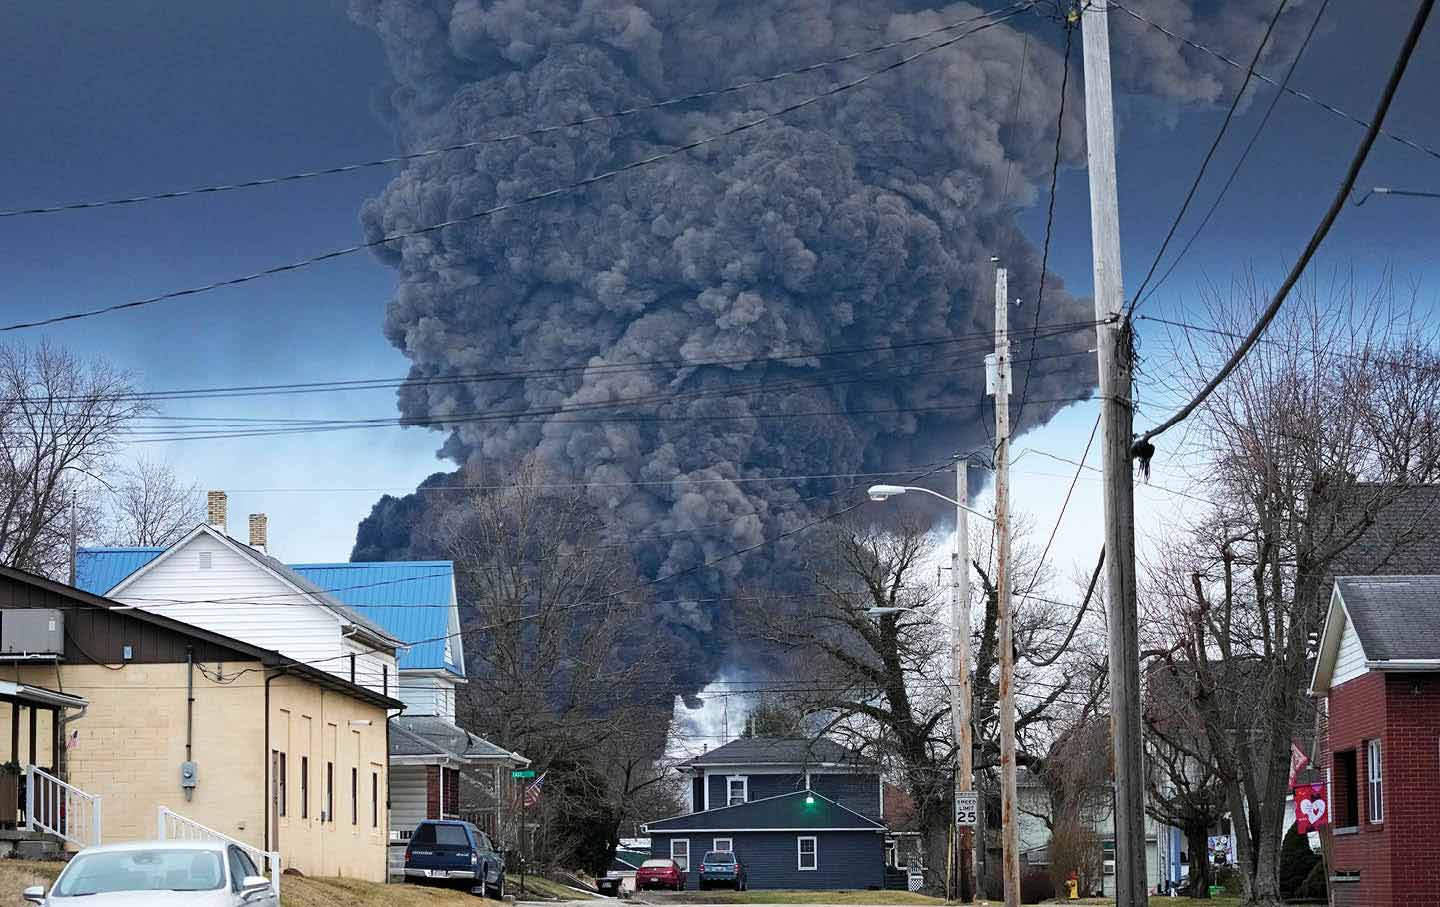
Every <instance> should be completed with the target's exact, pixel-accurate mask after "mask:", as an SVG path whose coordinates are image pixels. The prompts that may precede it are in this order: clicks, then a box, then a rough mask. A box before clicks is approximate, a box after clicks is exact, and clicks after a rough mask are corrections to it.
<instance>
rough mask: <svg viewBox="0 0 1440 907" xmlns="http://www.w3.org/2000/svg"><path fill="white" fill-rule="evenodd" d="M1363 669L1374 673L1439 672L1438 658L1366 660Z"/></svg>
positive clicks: (1439, 660)
mask: <svg viewBox="0 0 1440 907" xmlns="http://www.w3.org/2000/svg"><path fill="white" fill-rule="evenodd" d="M1365 667H1367V668H1370V669H1372V670H1375V671H1440V658H1390V659H1383V660H1379V661H1371V660H1367V661H1366V662H1365Z"/></svg>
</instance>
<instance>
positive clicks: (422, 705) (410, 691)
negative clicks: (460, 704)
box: [399, 671, 455, 722]
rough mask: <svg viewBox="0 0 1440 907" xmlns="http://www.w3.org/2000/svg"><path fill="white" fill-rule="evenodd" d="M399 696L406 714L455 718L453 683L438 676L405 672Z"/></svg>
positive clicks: (452, 719)
mask: <svg viewBox="0 0 1440 907" xmlns="http://www.w3.org/2000/svg"><path fill="white" fill-rule="evenodd" d="M399 698H400V700H401V701H402V702H404V703H405V714H406V715H412V716H413V715H424V716H427V717H436V718H444V719H446V720H447V721H451V722H453V721H454V720H455V684H454V683H452V682H451V681H449V680H445V679H443V678H440V677H433V676H430V675H427V674H419V675H416V674H412V673H410V672H408V671H407V672H406V674H405V677H404V678H403V679H402V680H401V682H400V692H399Z"/></svg>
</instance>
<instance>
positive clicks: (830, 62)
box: [0, 0, 1034, 219]
mask: <svg viewBox="0 0 1440 907" xmlns="http://www.w3.org/2000/svg"><path fill="white" fill-rule="evenodd" d="M1033 5H1034V4H1033V3H1031V2H1028V0H1027V2H1017V3H1012V4H1010V5H1009V6H1005V7H1001V8H999V9H996V10H992V11H989V12H984V13H980V14H979V15H976V16H971V17H969V18H967V19H961V20H959V21H957V22H951V23H949V24H946V25H941V26H937V27H936V28H932V29H929V30H927V31H924V32H920V33H919V34H914V35H910V36H908V37H905V38H897V39H896V40H894V41H887V42H885V43H884V44H877V45H875V46H873V47H868V48H865V49H863V50H856V51H851V52H850V53H846V54H842V55H840V56H838V57H831V58H830V59H827V60H821V61H820V62H818V63H810V64H808V65H806V66H800V67H796V68H794V69H788V70H784V71H782V72H777V73H774V74H772V75H768V76H762V77H760V78H755V79H746V80H744V81H742V82H737V83H734V84H732V85H726V86H724V87H721V88H708V89H705V90H703V91H696V92H692V93H690V94H686V95H679V96H677V97H670V98H665V99H663V100H659V101H649V102H646V103H644V104H635V105H632V106H630V107H623V108H620V109H619V110H613V111H609V112H605V113H595V114H590V115H589V116H584V117H580V118H578V119H574V120H570V121H568V122H564V123H555V124H551V125H547V126H536V127H533V128H531V129H525V130H520V131H518V132H510V133H504V134H501V135H494V136H488V137H486V138H481V139H474V140H472V141H468V142H457V143H455V144H452V145H445V146H443V147H440V148H429V149H426V150H424V151H412V152H408V153H406V154H397V155H393V156H391V157H385V158H378V159H376V160H369V161H360V162H357V163H349V164H339V165H336V166H332V167H323V168H319V169H315V170H302V171H300V172H297V173H290V174H286V175H284V176H270V177H259V178H256V179H249V180H244V181H242V182H236V183H219V184H215V185H208V186H199V187H196V188H192V189H177V190H172V191H168V192H156V193H151V194H148V195H131V196H126V197H120V198H107V199H93V200H90V201H83V202H66V203H60V204H52V205H43V206H37V207H30V208H13V209H9V210H0V219H3V218H11V217H24V216H27V215H35V214H55V213H58V212H62V211H81V210H86V209H90V208H111V207H117V206H122V205H136V204H141V203H144V202H154V201H168V200H173V199H180V198H188V197H190V196H195V195H216V194H220V193H225V192H235V191H238V190H241V189H255V188H259V187H262V186H275V185H280V184H283V183H292V182H297V181H300V180H309V179H314V178H316V177H322V176H334V175H338V174H342V173H352V172H354V171H357V170H367V169H372V168H375V167H388V166H392V165H394V164H403V163H406V162H408V161H418V160H424V159H426V158H431V157H436V156H439V155H445V154H450V153H452V152H456V151H468V150H471V149H475V148H481V147H484V146H486V145H496V144H501V143H504V142H513V141H517V140H519V139H524V138H533V137H535V136H541V135H548V134H550V133H552V132H561V131H563V130H566V129H576V128H579V127H583V126H590V125H593V124H595V123H603V122H607V121H610V120H618V119H623V118H625V117H630V116H634V115H636V114H639V113H646V112H648V111H652V110H660V109H663V108H666V107H674V106H676V105H680V104H687V103H691V102H694V101H704V100H710V99H713V98H718V97H723V96H724V95H728V94H734V93H736V92H741V91H746V90H749V89H751V88H757V87H760V86H762V85H768V84H771V83H773V82H779V81H782V80H784V79H789V78H792V77H794V76H800V75H805V74H808V73H812V72H816V71H819V70H822V69H829V68H830V67H832V66H839V65H842V64H844V63H850V62H852V61H854V60H858V59H860V58H862V57H868V56H873V55H874V54H877V53H883V52H885V51H887V50H894V49H896V48H899V47H903V46H905V45H907V44H914V43H915V42H917V41H923V40H925V39H927V38H933V37H935V36H937V35H941V34H944V33H945V32H948V31H954V30H955V29H957V28H963V27H964V26H966V25H969V24H971V23H973V22H977V21H979V20H981V19H986V18H989V17H991V16H995V15H999V14H1001V13H1004V12H1007V11H1010V10H1014V11H1016V12H1020V11H1023V10H1025V9H1028V8H1029V7H1030V6H1033Z"/></svg>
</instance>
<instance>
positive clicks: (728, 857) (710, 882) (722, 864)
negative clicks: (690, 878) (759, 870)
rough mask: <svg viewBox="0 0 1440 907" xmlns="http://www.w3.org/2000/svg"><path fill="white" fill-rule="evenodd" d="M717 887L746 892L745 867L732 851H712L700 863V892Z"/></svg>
mask: <svg viewBox="0 0 1440 907" xmlns="http://www.w3.org/2000/svg"><path fill="white" fill-rule="evenodd" d="M716 885H723V886H725V887H726V888H734V889H735V890H736V891H744V890H745V866H744V864H742V863H741V862H740V860H739V859H738V858H737V857H736V856H735V854H734V853H733V852H732V851H728V850H712V851H710V852H709V853H707V854H705V858H704V859H703V860H701V861H700V890H701V891H704V890H705V889H707V888H713V887H714V886H716Z"/></svg>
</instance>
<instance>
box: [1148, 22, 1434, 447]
mask: <svg viewBox="0 0 1440 907" xmlns="http://www.w3.org/2000/svg"><path fill="white" fill-rule="evenodd" d="M1434 5H1435V0H1420V6H1419V8H1418V9H1417V10H1416V12H1415V19H1414V21H1413V22H1412V23H1411V25H1410V31H1409V32H1408V33H1407V34H1406V36H1405V42H1404V44H1403V45H1402V46H1401V48H1400V54H1399V56H1398V57H1397V58H1396V60H1395V64H1394V66H1393V67H1392V68H1391V71H1390V77H1389V79H1388V80H1387V81H1386V84H1385V90H1384V92H1383V93H1382V94H1381V96H1380V102H1379V104H1378V105H1377V106H1376V108H1375V115H1374V117H1372V120H1373V121H1374V123H1373V125H1372V126H1370V128H1369V129H1367V130H1366V132H1365V138H1364V139H1363V140H1361V142H1360V147H1359V148H1358V149H1357V150H1356V152H1355V156H1354V157H1353V158H1352V159H1351V161H1350V166H1349V168H1348V169H1347V170H1346V172H1345V176H1344V178H1343V179H1342V180H1341V182H1340V188H1339V190H1338V191H1337V192H1336V194H1335V198H1334V199H1333V200H1332V201H1331V202H1330V208H1329V210H1327V211H1326V212H1325V216H1324V217H1323V218H1321V220H1320V223H1319V225H1317V226H1316V228H1315V232H1314V233H1313V234H1312V235H1311V237H1310V241H1309V242H1308V243H1307V244H1306V245H1305V250H1304V251H1303V252H1302V253H1301V254H1300V258H1299V260H1297V261H1296V262H1295V265H1294V267H1292V268H1291V269H1290V274H1289V276H1287V277H1286V278H1285V282H1284V283H1283V284H1281V285H1280V289H1279V290H1278V291H1276V293H1275V298H1274V299H1272V300H1271V301H1270V304H1269V305H1268V306H1266V308H1265V311H1264V312H1262V313H1261V315H1260V318H1259V320H1257V321H1256V323H1255V326H1254V327H1253V328H1251V329H1250V333H1249V334H1247V335H1246V336H1245V339H1244V340H1243V341H1241V343H1240V345H1239V346H1238V347H1237V348H1236V350H1235V352H1234V353H1233V354H1231V356H1230V358H1229V359H1228V360H1227V361H1226V362H1225V364H1224V365H1223V366H1221V367H1220V370H1219V371H1218V372H1216V374H1215V377H1213V378H1211V379H1210V381H1209V383H1208V384H1206V385H1205V387H1203V388H1201V389H1200V392H1199V393H1197V394H1196V395H1195V396H1194V398H1192V399H1191V400H1190V402H1189V403H1186V404H1185V405H1184V406H1183V407H1181V408H1180V410H1179V411H1178V412H1176V413H1175V415H1173V416H1171V417H1170V418H1168V419H1166V420H1165V421H1164V422H1161V423H1160V424H1159V425H1157V426H1155V427H1154V428H1152V429H1150V430H1149V431H1147V432H1145V434H1143V435H1141V436H1140V439H1139V440H1138V441H1136V442H1135V445H1134V448H1135V455H1136V456H1138V457H1139V458H1140V460H1141V463H1142V466H1143V465H1145V464H1147V463H1148V462H1149V457H1150V454H1152V453H1153V452H1154V445H1152V444H1151V443H1150V439H1151V438H1154V437H1156V436H1157V435H1160V434H1162V433H1164V432H1165V431H1167V430H1169V429H1170V428H1172V427H1174V426H1175V425H1178V424H1179V423H1181V422H1183V421H1185V420H1186V419H1188V418H1189V417H1190V414H1191V413H1193V412H1194V411H1195V410H1196V408H1198V407H1199V406H1200V404H1202V403H1204V402H1205V400H1206V399H1207V398H1208V397H1209V396H1210V395H1211V394H1212V393H1214V392H1215V389H1216V388H1218V387H1219V386H1220V384H1221V382H1223V381H1224V380H1225V379H1226V378H1228V377H1229V376H1230V373H1231V372H1233V371H1234V370H1235V368H1236V367H1237V366H1239V364H1240V362H1241V360H1242V359H1244V358H1245V356H1246V355H1247V354H1248V353H1249V352H1250V350H1251V349H1252V348H1253V347H1254V346H1255V343H1256V342H1257V341H1258V340H1259V339H1260V337H1261V335H1262V334H1264V333H1265V329H1266V328H1268V327H1269V326H1270V322H1271V321H1274V320H1275V316H1276V315H1277V314H1279V312H1280V306H1281V305H1283V304H1284V303H1285V298H1286V297H1287V296H1288V295H1289V294H1290V290H1291V289H1292V288H1293V287H1294V286H1295V284H1296V283H1297V282H1298V281H1299V280H1300V275H1301V274H1303V273H1304V272H1305V268H1306V266H1307V265H1309V264H1310V259H1311V258H1313V257H1314V256H1315V253H1316V251H1318V250H1319V248H1320V244H1321V243H1322V242H1324V240H1325V237H1326V235H1328V234H1329V232H1330V228H1331V227H1332V226H1334V224H1335V220H1336V218H1338V217H1339V216H1340V211H1341V210H1342V209H1343V208H1344V207H1345V200H1346V199H1347V198H1349V197H1350V192H1351V191H1352V190H1353V189H1354V188H1355V180H1356V179H1357V178H1358V177H1359V176H1360V168H1361V167H1363V166H1364V165H1365V159H1366V158H1367V157H1369V155H1370V149H1371V148H1372V147H1373V146H1374V144H1375V139H1376V137H1377V136H1379V134H1380V124H1381V123H1382V122H1384V120H1385V115H1386V113H1388V112H1389V110H1390V104H1391V102H1392V101H1393V100H1394V99H1395V92H1396V90H1397V89H1399V87H1400V82H1401V80H1402V79H1403V78H1404V76H1405V69H1406V68H1407V67H1408V66H1409V64H1410V58H1411V57H1412V56H1413V55H1414V53H1415V45H1416V44H1418V43H1419V41H1420V35H1421V33H1422V32H1424V30H1425V23H1426V21H1427V20H1428V19H1429V18H1430V10H1431V8H1432V7H1433V6H1434Z"/></svg>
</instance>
